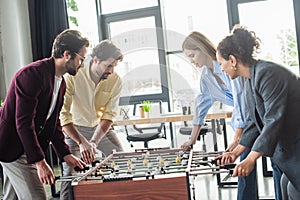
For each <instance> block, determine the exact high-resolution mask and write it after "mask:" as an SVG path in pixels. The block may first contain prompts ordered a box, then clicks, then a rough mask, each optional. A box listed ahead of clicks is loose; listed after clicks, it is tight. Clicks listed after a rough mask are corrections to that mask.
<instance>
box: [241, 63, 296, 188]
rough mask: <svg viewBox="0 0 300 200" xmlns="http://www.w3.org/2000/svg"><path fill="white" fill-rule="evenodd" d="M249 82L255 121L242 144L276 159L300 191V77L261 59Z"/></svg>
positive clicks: (247, 87)
mask: <svg viewBox="0 0 300 200" xmlns="http://www.w3.org/2000/svg"><path fill="white" fill-rule="evenodd" d="M250 75H251V78H250V79H247V80H246V81H245V88H244V89H245V96H246V102H247V105H248V107H249V110H250V116H251V118H252V120H253V123H251V124H250V125H249V126H248V127H247V128H245V130H244V133H243V136H242V138H241V142H240V144H242V145H244V146H247V147H252V150H253V151H257V152H260V153H262V154H263V155H265V156H269V157H272V158H273V161H274V162H275V163H276V164H277V166H278V167H279V168H280V169H281V170H282V171H283V173H285V174H286V176H287V177H288V179H289V180H290V181H291V182H292V183H293V185H294V186H295V187H296V188H297V189H298V190H299V191H300V178H299V177H300V170H298V168H299V165H300V121H299V120H298V119H299V116H300V79H299V77H298V76H296V75H294V74H293V73H292V72H290V71H289V70H287V69H286V68H284V67H282V66H280V65H278V64H275V63H272V62H267V61H262V60H259V61H257V63H255V65H254V66H252V67H250Z"/></svg>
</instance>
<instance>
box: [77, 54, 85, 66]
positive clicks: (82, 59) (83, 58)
mask: <svg viewBox="0 0 300 200" xmlns="http://www.w3.org/2000/svg"><path fill="white" fill-rule="evenodd" d="M75 54H76V55H77V56H79V57H80V60H81V64H82V63H83V62H84V60H85V57H83V56H81V55H80V54H78V53H76V52H75Z"/></svg>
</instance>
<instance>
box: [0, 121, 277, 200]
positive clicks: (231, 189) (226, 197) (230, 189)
mask: <svg viewBox="0 0 300 200" xmlns="http://www.w3.org/2000/svg"><path fill="white" fill-rule="evenodd" d="M175 126H176V124H175ZM178 126H181V124H180V123H179V125H178ZM177 128H178V127H177ZM227 130H228V141H231V137H232V136H233V132H232V130H231V128H230V127H229V126H228V128H227ZM117 131H118V132H119V137H120V139H121V141H122V142H123V146H124V149H125V150H126V151H132V148H131V146H130V144H129V143H128V142H127V141H126V135H125V134H124V133H122V128H119V129H117ZM187 138H188V137H187V136H183V135H180V134H176V139H175V140H174V144H175V147H178V146H180V144H181V142H182V141H185V140H187ZM217 139H218V147H219V150H223V149H224V145H223V136H222V135H219V134H218V135H217ZM205 141H206V145H207V151H213V148H212V146H213V145H212V135H211V134H209V133H208V134H207V135H206V137H205ZM169 144H170V141H169V140H165V139H158V140H156V141H151V142H150V143H149V146H150V147H166V146H169ZM133 145H134V147H135V148H142V147H143V146H142V145H143V144H138V143H134V144H133ZM194 149H196V150H201V149H202V142H200V141H199V142H197V144H196V145H195V147H194ZM269 168H270V166H269ZM257 169H258V184H259V197H260V199H274V187H273V179H272V178H270V177H264V176H263V174H262V165H261V160H259V161H258V164H257ZM54 173H55V174H56V175H60V168H59V167H55V172H54ZM221 178H224V175H222V176H221ZM228 181H236V178H230V179H229V180H228ZM59 187H60V185H59V183H56V185H55V188H56V191H59ZM1 188H2V187H1ZM1 188H0V194H2V190H1ZM45 189H46V192H47V196H48V199H49V200H57V199H59V198H54V197H52V193H51V188H50V186H49V185H46V186H45ZM236 196H237V186H226V187H218V185H217V179H216V175H198V176H197V177H195V179H194V189H191V199H192V200H234V199H236ZM0 197H2V196H0ZM1 199H2V198H1Z"/></svg>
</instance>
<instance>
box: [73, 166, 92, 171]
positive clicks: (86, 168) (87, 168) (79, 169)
mask: <svg viewBox="0 0 300 200" xmlns="http://www.w3.org/2000/svg"><path fill="white" fill-rule="evenodd" d="M89 169H90V167H89V166H84V167H83V169H81V168H80V167H78V166H76V167H74V170H75V171H76V172H82V171H86V170H89Z"/></svg>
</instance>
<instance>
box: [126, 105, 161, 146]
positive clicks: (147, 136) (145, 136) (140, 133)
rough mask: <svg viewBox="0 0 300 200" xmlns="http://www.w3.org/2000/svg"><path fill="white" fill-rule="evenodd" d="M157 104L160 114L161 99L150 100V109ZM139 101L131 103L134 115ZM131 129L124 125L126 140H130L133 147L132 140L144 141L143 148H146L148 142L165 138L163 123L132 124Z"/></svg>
mask: <svg viewBox="0 0 300 200" xmlns="http://www.w3.org/2000/svg"><path fill="white" fill-rule="evenodd" d="M155 104H158V105H159V113H160V114H162V101H151V107H152V108H151V110H152V109H153V107H154V106H155ZM139 106H140V104H139V103H136V104H134V105H133V115H134V116H135V115H136V113H137V112H138V109H137V108H138V107H139ZM132 127H133V128H132V129H129V127H128V126H127V125H126V126H125V132H126V135H127V140H128V141H129V142H130V144H131V147H133V144H132V142H144V148H148V142H149V141H151V140H155V139H158V138H164V139H166V127H165V123H158V124H157V123H155V124H148V125H132ZM132 132H134V133H132Z"/></svg>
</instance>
